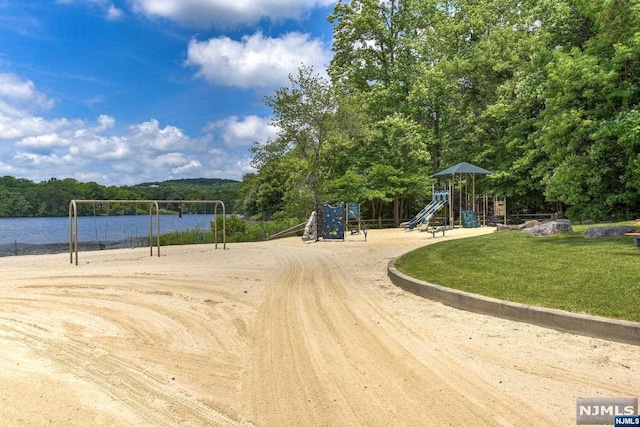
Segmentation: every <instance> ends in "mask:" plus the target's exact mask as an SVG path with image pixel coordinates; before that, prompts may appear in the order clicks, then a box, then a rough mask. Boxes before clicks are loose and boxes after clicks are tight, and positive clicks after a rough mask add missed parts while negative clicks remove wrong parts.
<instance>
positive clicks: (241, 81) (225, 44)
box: [186, 32, 330, 88]
mask: <svg viewBox="0 0 640 427" xmlns="http://www.w3.org/2000/svg"><path fill="white" fill-rule="evenodd" d="M329 60H330V52H329V49H328V48H326V47H325V46H324V43H323V42H322V41H320V40H318V39H311V38H310V36H309V35H308V34H301V33H296V32H293V33H288V34H285V35H283V36H282V37H279V38H269V37H264V36H263V35H262V33H261V32H258V33H256V34H253V35H250V36H244V37H242V40H241V41H235V40H232V39H230V38H228V37H218V38H213V39H209V40H208V41H204V42H200V41H197V40H195V39H194V40H191V42H190V43H189V48H188V52H187V61H186V64H187V65H192V66H196V67H198V68H199V69H200V70H199V71H198V73H197V75H198V76H199V77H202V78H204V79H206V80H207V81H208V82H210V83H212V84H215V85H221V86H238V87H242V88H273V87H280V86H283V85H286V84H287V82H288V77H289V75H290V74H294V75H295V74H296V73H297V70H298V68H299V67H300V66H301V65H302V64H304V65H306V66H308V67H313V68H314V70H316V71H317V72H322V71H323V70H324V69H325V67H326V65H327V64H328V62H329Z"/></svg>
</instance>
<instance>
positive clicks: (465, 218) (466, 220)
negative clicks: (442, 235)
mask: <svg viewBox="0 0 640 427" xmlns="http://www.w3.org/2000/svg"><path fill="white" fill-rule="evenodd" d="M462 226H463V227H464V228H478V227H480V222H479V221H478V218H477V217H476V214H475V213H473V211H462Z"/></svg>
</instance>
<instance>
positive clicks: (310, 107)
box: [252, 66, 338, 215]
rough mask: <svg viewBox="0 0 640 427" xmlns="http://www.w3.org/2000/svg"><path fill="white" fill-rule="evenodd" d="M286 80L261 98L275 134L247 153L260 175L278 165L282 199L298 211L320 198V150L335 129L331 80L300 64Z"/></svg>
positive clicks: (321, 157)
mask: <svg viewBox="0 0 640 427" xmlns="http://www.w3.org/2000/svg"><path fill="white" fill-rule="evenodd" d="M290 82H291V86H290V87H282V88H280V89H278V90H277V91H276V92H275V94H274V95H273V96H268V97H266V99H265V103H266V104H267V105H268V106H269V107H271V109H272V110H273V117H274V118H273V122H272V124H273V125H274V126H276V127H278V128H279V132H278V135H277V136H276V137H274V138H272V139H269V140H268V141H267V142H266V143H265V144H260V143H255V144H254V145H253V147H252V151H253V154H254V158H253V161H254V165H255V166H256V167H257V169H258V170H259V171H260V172H261V173H264V172H265V171H266V170H268V169H269V167H272V166H273V165H275V164H278V168H277V173H278V174H279V175H280V178H279V179H280V180H283V179H284V181H285V188H284V194H283V201H284V203H285V205H286V206H288V207H289V208H293V209H291V210H293V211H296V212H297V214H298V215H302V213H301V212H300V210H301V209H302V206H307V207H309V206H314V205H319V204H320V203H322V201H323V200H324V198H325V187H324V174H323V167H324V163H325V161H326V159H325V158H324V151H325V148H326V145H327V144H328V142H329V141H330V139H331V138H332V137H333V136H334V134H335V133H336V126H335V122H336V121H335V114H336V110H337V108H338V106H337V101H336V97H335V94H334V91H333V86H332V85H331V83H330V82H329V81H328V80H326V79H324V78H323V77H321V76H320V75H319V74H317V73H315V72H314V71H313V69H312V68H308V67H305V66H302V67H301V68H300V69H299V70H298V74H297V75H296V76H290ZM308 211H309V209H306V212H308Z"/></svg>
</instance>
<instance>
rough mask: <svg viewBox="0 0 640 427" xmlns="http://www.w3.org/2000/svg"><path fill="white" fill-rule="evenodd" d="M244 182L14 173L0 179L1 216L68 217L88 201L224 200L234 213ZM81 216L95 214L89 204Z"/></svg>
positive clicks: (81, 208)
mask: <svg viewBox="0 0 640 427" xmlns="http://www.w3.org/2000/svg"><path fill="white" fill-rule="evenodd" d="M240 186H241V183H240V182H238V181H232V180H225V179H206V178H201V179H184V180H172V181H164V182H153V183H144V184H138V185H135V186H131V187H115V186H110V187H105V186H103V185H100V184H97V183H95V182H79V181H77V180H75V179H72V178H66V179H56V178H51V179H50V180H48V181H43V182H39V183H34V182H32V181H30V180H28V179H18V178H14V177H11V176H4V177H1V178H0V217H32V216H66V215H68V214H69V202H70V201H71V200H74V199H85V200H105V199H112V200H144V199H147V200H172V199H173V200H222V201H223V202H224V204H225V207H226V211H227V212H233V209H234V207H235V200H236V199H237V198H238V196H239V188H240ZM78 209H79V213H80V214H81V215H89V214H92V211H91V209H92V207H91V206H90V205H79V206H78Z"/></svg>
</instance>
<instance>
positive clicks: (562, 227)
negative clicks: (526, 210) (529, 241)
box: [523, 219, 573, 236]
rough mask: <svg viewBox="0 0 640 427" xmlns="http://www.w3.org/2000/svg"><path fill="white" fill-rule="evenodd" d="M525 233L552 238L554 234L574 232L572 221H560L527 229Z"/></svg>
mask: <svg viewBox="0 0 640 427" xmlns="http://www.w3.org/2000/svg"><path fill="white" fill-rule="evenodd" d="M523 231H526V232H527V233H530V234H531V235H532V236H550V235H552V234H561V233H570V232H572V231H573V228H572V227H571V221H569V220H566V219H564V220H558V221H549V222H545V223H544V224H540V225H538V226H536V227H531V228H525V229H524V230H523Z"/></svg>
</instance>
